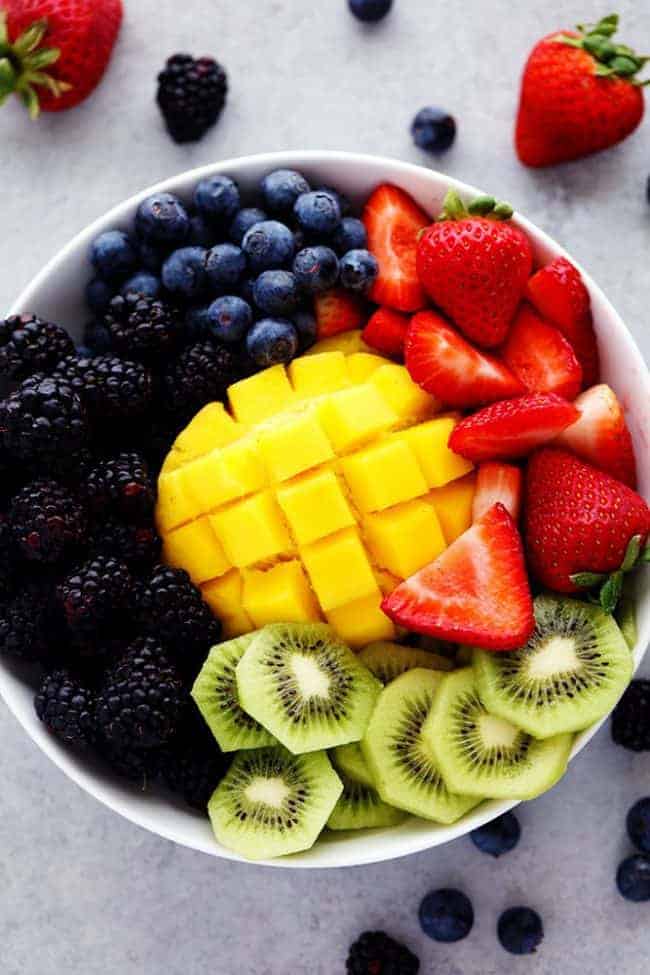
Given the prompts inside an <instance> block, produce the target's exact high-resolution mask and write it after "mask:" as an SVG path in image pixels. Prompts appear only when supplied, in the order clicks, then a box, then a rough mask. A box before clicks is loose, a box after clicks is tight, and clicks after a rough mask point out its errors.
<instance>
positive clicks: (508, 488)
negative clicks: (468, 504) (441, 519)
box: [472, 460, 524, 521]
mask: <svg viewBox="0 0 650 975" xmlns="http://www.w3.org/2000/svg"><path fill="white" fill-rule="evenodd" d="M523 489H524V475H523V474H522V472H521V469H520V468H519V467H515V465H514V464H502V463H500V462H499V461H496V460H491V461H487V462H486V463H485V464H481V465H480V467H479V469H478V472H477V474H476V490H475V492H474V501H473V503H472V521H478V520H479V518H481V517H482V516H483V515H484V514H485V512H486V511H489V510H490V508H491V507H492V505H494V504H497V502H498V503H499V504H502V505H503V507H504V508H505V509H506V511H507V512H508V514H509V515H511V517H512V518H513V519H514V520H515V521H517V519H518V518H519V513H520V511H521V497H522V493H523Z"/></svg>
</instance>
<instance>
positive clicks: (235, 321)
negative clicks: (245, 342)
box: [208, 295, 253, 342]
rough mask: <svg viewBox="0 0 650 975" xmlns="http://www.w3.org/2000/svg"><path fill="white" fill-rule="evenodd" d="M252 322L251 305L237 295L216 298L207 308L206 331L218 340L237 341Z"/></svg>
mask: <svg viewBox="0 0 650 975" xmlns="http://www.w3.org/2000/svg"><path fill="white" fill-rule="evenodd" d="M252 322H253V311H252V309H251V306H250V305H249V304H248V302H246V301H244V299H243V298H238V297H237V295H224V296H223V297H222V298H217V300H216V301H213V302H212V304H211V305H210V307H209V308H208V332H209V334H210V335H211V336H212V337H213V338H215V339H218V340H219V341H220V342H239V340H240V339H242V338H243V337H244V335H245V334H246V332H247V331H248V329H249V328H250V327H251V325H252Z"/></svg>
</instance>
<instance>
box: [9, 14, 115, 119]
mask: <svg viewBox="0 0 650 975" xmlns="http://www.w3.org/2000/svg"><path fill="white" fill-rule="evenodd" d="M121 22H122V0H0V104H2V102H3V101H4V100H5V99H6V98H7V97H8V95H10V94H11V93H12V92H15V93H16V94H17V95H19V96H20V98H21V99H22V101H23V102H24V104H25V105H26V107H27V109H28V110H29V114H30V115H31V117H32V118H36V117H37V116H38V114H39V112H40V111H41V110H42V111H44V112H60V111H63V109H66V108H74V106H75V105H78V104H79V103H80V102H82V101H83V100H84V99H85V98H87V97H88V95H90V93H91V92H92V91H93V90H94V89H95V88H96V86H97V85H98V84H99V82H100V81H101V79H102V76H103V74H104V72H105V70H106V67H107V65H108V62H109V60H110V57H111V54H112V51H113V47H114V45H115V41H116V39H117V35H118V32H119V29H120V24H121Z"/></svg>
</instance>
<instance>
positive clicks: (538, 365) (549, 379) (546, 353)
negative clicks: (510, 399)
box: [501, 305, 582, 399]
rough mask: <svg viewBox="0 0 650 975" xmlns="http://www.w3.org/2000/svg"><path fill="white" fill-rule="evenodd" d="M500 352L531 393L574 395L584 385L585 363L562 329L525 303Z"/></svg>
mask: <svg viewBox="0 0 650 975" xmlns="http://www.w3.org/2000/svg"><path fill="white" fill-rule="evenodd" d="M501 356H502V358H503V361H504V362H505V363H506V365H507V366H508V367H509V368H510V369H512V371H513V372H514V374H515V376H516V377H517V379H519V380H520V381H521V382H522V383H523V384H524V386H525V387H526V389H527V390H529V392H531V393H557V394H558V396H564V397H565V399H575V397H576V396H577V395H578V393H579V392H580V389H581V388H582V366H581V365H580V363H579V362H578V360H577V359H576V356H575V353H574V351H573V349H572V348H571V345H570V344H569V343H568V342H567V340H566V339H565V338H564V336H563V335H562V333H561V332H560V331H559V330H558V329H557V328H555V327H554V326H553V325H549V323H548V322H546V321H544V319H543V318H540V316H539V315H538V314H537V313H536V312H535V311H533V309H532V308H531V307H530V305H522V307H521V309H520V310H519V312H518V314H517V317H516V318H515V320H514V323H513V326H512V328H511V329H510V334H509V335H508V338H507V339H506V342H505V345H504V346H503V348H502V349H501Z"/></svg>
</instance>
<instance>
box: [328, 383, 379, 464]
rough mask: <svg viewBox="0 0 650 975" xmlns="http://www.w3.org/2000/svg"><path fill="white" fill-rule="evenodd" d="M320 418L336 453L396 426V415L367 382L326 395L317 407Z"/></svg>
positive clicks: (376, 390)
mask: <svg viewBox="0 0 650 975" xmlns="http://www.w3.org/2000/svg"><path fill="white" fill-rule="evenodd" d="M319 416H320V420H321V423H322V424H323V427H324V428H325V432H326V434H327V436H328V437H329V439H330V441H331V443H332V445H333V446H334V449H335V450H336V452H337V453H345V452H347V451H349V450H353V449H354V448H356V447H359V446H361V445H362V444H364V443H367V442H368V441H369V440H372V439H373V438H374V437H376V436H377V435H378V434H380V433H383V432H384V431H385V430H389V429H390V428H391V427H393V426H395V424H396V423H397V417H396V415H395V413H394V412H393V411H392V410H391V408H390V406H389V405H388V404H387V403H386V401H385V400H384V399H383V397H382V396H381V394H380V392H379V390H378V389H377V388H376V387H375V386H373V385H371V384H370V383H363V384H362V385H361V386H351V387H350V389H343V390H341V391H340V392H338V393H333V394H332V395H331V396H328V397H327V398H325V399H324V400H323V401H322V402H321V403H320V405H319Z"/></svg>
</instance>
